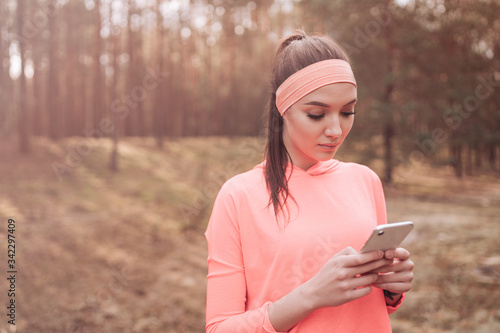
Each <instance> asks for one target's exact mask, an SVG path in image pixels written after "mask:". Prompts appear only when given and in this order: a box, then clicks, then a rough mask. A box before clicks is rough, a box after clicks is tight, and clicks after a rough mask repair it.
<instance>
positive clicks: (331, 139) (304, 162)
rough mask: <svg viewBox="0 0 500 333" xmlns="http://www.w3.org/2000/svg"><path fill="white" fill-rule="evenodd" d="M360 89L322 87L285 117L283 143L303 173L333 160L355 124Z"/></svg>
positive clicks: (303, 99) (307, 96)
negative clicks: (321, 163) (355, 107)
mask: <svg viewBox="0 0 500 333" xmlns="http://www.w3.org/2000/svg"><path fill="white" fill-rule="evenodd" d="M356 101H357V89H356V87H355V86H354V85H352V84H350V83H334V84H330V85H327V86H324V87H321V88H319V89H317V90H315V91H313V92H311V93H309V94H308V95H306V96H304V97H303V98H301V99H300V100H298V101H297V102H296V103H295V104H293V105H292V106H291V107H290V108H289V109H288V110H287V111H286V112H285V114H284V115H283V142H284V144H285V147H286V149H287V150H288V153H289V154H290V156H291V157H292V161H293V164H294V165H295V166H297V167H299V168H301V169H303V170H307V169H309V168H310V167H311V166H313V165H314V164H316V163H317V162H319V161H327V160H330V159H332V158H333V156H334V155H335V153H336V151H337V150H338V149H339V147H340V145H341V144H342V142H343V141H344V139H345V137H346V136H347V134H349V131H350V130H351V128H352V125H353V122H354V104H355V103H356Z"/></svg>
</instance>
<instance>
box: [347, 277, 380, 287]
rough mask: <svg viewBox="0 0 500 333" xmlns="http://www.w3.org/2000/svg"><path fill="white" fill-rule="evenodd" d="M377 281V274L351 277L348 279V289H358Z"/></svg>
mask: <svg viewBox="0 0 500 333" xmlns="http://www.w3.org/2000/svg"><path fill="white" fill-rule="evenodd" d="M377 281H378V274H365V275H360V276H357V277H355V278H353V279H352V280H351V281H350V286H349V289H359V288H362V287H366V286H369V285H371V284H372V283H375V282H377Z"/></svg>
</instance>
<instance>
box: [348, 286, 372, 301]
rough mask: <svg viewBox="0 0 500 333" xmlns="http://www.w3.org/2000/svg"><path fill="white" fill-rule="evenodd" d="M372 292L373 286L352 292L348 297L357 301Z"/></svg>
mask: <svg viewBox="0 0 500 333" xmlns="http://www.w3.org/2000/svg"><path fill="white" fill-rule="evenodd" d="M371 291H372V287H371V286H365V287H362V288H358V289H354V290H351V291H350V292H349V293H348V294H347V295H348V297H349V298H350V299H351V300H355V299H358V298H361V297H364V296H367V295H368V294H370V293H371Z"/></svg>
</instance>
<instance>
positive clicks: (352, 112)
mask: <svg viewBox="0 0 500 333" xmlns="http://www.w3.org/2000/svg"><path fill="white" fill-rule="evenodd" d="M354 114H356V111H349V112H342V116H344V117H349V116H352V115H354Z"/></svg>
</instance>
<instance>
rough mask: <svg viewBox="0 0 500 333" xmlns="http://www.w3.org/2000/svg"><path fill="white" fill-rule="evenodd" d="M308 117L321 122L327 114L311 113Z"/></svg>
mask: <svg viewBox="0 0 500 333" xmlns="http://www.w3.org/2000/svg"><path fill="white" fill-rule="evenodd" d="M307 116H308V117H309V118H311V119H312V120H320V119H321V118H323V117H324V116H325V114H311V113H308V114H307Z"/></svg>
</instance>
